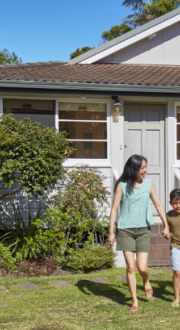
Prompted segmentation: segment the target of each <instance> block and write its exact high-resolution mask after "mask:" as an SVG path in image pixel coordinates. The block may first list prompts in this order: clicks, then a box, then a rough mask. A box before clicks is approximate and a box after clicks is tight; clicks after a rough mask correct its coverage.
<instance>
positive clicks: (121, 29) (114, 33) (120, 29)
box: [101, 24, 132, 42]
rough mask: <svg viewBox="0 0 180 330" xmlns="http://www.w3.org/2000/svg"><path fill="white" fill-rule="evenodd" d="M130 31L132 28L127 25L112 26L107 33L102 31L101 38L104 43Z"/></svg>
mask: <svg viewBox="0 0 180 330" xmlns="http://www.w3.org/2000/svg"><path fill="white" fill-rule="evenodd" d="M131 30H132V28H131V27H130V26H128V25H127V24H121V25H114V26H112V28H111V29H110V30H109V31H104V32H103V34H102V36H101V37H102V39H103V41H104V42H106V41H110V40H112V39H114V38H117V37H119V36H121V35H122V34H125V33H126V32H129V31H131Z"/></svg>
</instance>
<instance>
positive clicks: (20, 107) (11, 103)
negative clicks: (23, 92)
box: [3, 99, 54, 113]
mask: <svg viewBox="0 0 180 330" xmlns="http://www.w3.org/2000/svg"><path fill="white" fill-rule="evenodd" d="M53 109H54V102H53V101H49V100H14V99H4V100H3V112H4V113H33V112H35V113H37V112H42V111H53Z"/></svg>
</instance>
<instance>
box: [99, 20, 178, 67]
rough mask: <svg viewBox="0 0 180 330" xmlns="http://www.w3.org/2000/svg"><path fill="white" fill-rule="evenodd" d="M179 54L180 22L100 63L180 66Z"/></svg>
mask: <svg viewBox="0 0 180 330" xmlns="http://www.w3.org/2000/svg"><path fill="white" fill-rule="evenodd" d="M179 52H180V22H178V23H176V24H173V25H171V26H169V27H168V28H166V29H164V30H161V31H159V32H157V33H156V36H155V37H154V38H152V39H151V40H149V39H148V38H147V37H146V38H145V39H143V40H140V41H138V42H136V43H134V44H132V45H130V46H128V47H126V48H124V49H122V50H119V51H117V52H115V53H113V54H112V55H109V56H107V57H105V58H103V59H102V60H100V61H99V62H98V63H128V64H161V65H163V64H167V65H179V64H180V58H179Z"/></svg>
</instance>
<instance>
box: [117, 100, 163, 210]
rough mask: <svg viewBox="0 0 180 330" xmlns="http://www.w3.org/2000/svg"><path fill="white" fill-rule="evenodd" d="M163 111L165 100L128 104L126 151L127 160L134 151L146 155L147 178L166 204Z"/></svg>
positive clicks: (126, 108) (126, 106)
mask: <svg viewBox="0 0 180 330" xmlns="http://www.w3.org/2000/svg"><path fill="white" fill-rule="evenodd" d="M164 112H165V109H164V105H162V104H133V103H126V104H125V139H124V140H125V143H124V144H125V146H124V147H125V149H124V153H125V162H126V161H127V159H128V158H129V157H130V156H131V155H134V154H138V155H142V156H144V157H146V158H147V161H148V163H147V164H148V173H147V178H149V179H150V180H152V182H153V184H154V186H155V188H156V191H157V194H158V196H159V198H160V200H161V203H162V205H163V206H164V207H165V155H164V146H165V142H164ZM152 208H153V214H154V215H157V211H156V209H155V207H154V206H152Z"/></svg>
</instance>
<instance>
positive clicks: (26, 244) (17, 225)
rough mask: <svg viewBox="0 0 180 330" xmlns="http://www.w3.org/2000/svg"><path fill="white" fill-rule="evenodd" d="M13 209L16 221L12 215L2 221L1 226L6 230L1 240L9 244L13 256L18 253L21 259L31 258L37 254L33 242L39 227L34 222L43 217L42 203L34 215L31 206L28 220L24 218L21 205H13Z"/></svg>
mask: <svg viewBox="0 0 180 330" xmlns="http://www.w3.org/2000/svg"><path fill="white" fill-rule="evenodd" d="M13 210H14V223H13V220H12V219H11V218H10V217H9V218H7V219H6V220H5V221H3V222H2V221H1V226H2V228H3V230H4V232H5V234H4V235H3V236H2V237H1V241H2V242H3V243H4V244H6V245H8V246H9V248H10V250H11V252H12V255H13V256H15V255H17V256H19V259H21V258H23V259H31V258H32V257H35V256H36V254H35V252H34V250H33V247H32V243H33V239H34V237H35V235H36V232H37V227H36V225H35V224H34V223H33V222H34V221H35V220H36V219H37V218H40V217H41V213H42V212H41V205H39V208H38V211H37V213H36V215H35V216H34V217H33V216H32V214H31V210H30V206H29V213H28V221H25V220H24V219H23V217H22V215H21V212H20V210H19V206H17V207H16V206H15V205H13ZM18 253H19V254H18ZM20 256H21V257H20Z"/></svg>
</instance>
